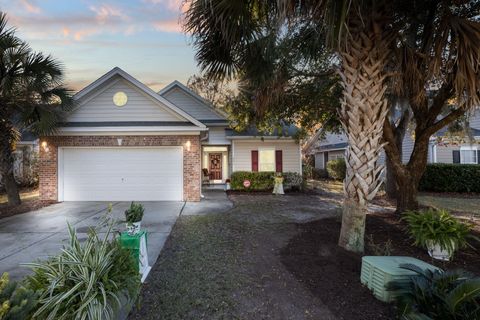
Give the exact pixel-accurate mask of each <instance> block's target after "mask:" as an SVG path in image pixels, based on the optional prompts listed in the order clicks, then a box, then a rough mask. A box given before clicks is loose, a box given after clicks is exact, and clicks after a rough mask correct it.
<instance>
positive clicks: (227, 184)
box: [225, 179, 231, 191]
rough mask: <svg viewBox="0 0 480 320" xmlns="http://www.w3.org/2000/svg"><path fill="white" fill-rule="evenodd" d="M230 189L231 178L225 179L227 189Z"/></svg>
mask: <svg viewBox="0 0 480 320" xmlns="http://www.w3.org/2000/svg"><path fill="white" fill-rule="evenodd" d="M230 189H231V186H230V179H226V180H225V191H227V190H230Z"/></svg>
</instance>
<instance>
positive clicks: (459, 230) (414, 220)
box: [402, 209, 473, 254]
mask: <svg viewBox="0 0 480 320" xmlns="http://www.w3.org/2000/svg"><path fill="white" fill-rule="evenodd" d="M402 219H403V220H405V221H406V222H407V223H408V233H409V234H410V237H411V238H412V239H413V240H414V244H415V245H416V246H420V247H423V248H428V247H427V246H428V243H429V242H433V243H435V244H438V245H440V247H441V248H442V249H443V250H447V251H448V253H449V254H453V252H454V251H455V250H456V249H460V248H464V247H465V246H466V245H467V244H468V243H467V239H468V238H469V237H473V236H472V235H471V234H470V230H471V229H472V226H471V225H468V224H464V223H462V222H460V221H459V220H457V219H456V218H455V217H453V216H452V215H451V214H450V213H449V212H448V211H447V210H435V209H428V210H426V211H410V212H407V213H405V215H404V216H403V218H402Z"/></svg>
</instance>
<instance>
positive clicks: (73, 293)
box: [26, 216, 140, 320]
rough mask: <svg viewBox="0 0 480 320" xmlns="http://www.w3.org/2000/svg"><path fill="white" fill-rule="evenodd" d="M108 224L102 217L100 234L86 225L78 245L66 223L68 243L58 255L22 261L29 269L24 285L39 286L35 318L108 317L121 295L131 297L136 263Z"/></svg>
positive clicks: (136, 282)
mask: <svg viewBox="0 0 480 320" xmlns="http://www.w3.org/2000/svg"><path fill="white" fill-rule="evenodd" d="M114 224H115V223H114V221H113V219H111V218H110V217H109V216H107V217H106V218H105V222H104V223H102V225H106V226H107V230H106V232H105V234H104V236H103V237H102V238H100V236H99V234H98V232H97V230H95V229H92V230H91V231H90V232H89V234H88V236H87V239H86V240H85V241H84V243H83V244H82V243H81V242H80V241H79V239H78V237H77V234H76V232H75V230H74V229H73V228H72V227H70V225H69V226H68V231H69V235H70V244H69V245H68V246H67V247H64V248H63V250H62V253H61V254H60V255H58V256H55V257H52V258H50V259H48V260H46V261H42V262H38V263H30V264H27V265H28V266H30V267H31V268H32V270H33V275H31V276H28V277H27V280H26V281H27V283H28V285H29V287H30V288H32V289H36V290H37V289H38V290H42V295H41V297H40V302H39V308H38V309H37V310H36V312H35V314H34V317H35V318H36V319H106V320H108V319H114V318H115V315H116V311H117V310H118V309H119V308H120V307H121V302H120V301H121V297H125V298H127V299H133V298H134V297H136V296H137V294H138V290H139V287H140V276H139V273H138V271H137V265H136V262H135V259H134V258H133V257H132V255H131V253H130V251H128V250H127V249H123V248H122V247H121V246H120V244H119V242H118V239H117V238H116V236H115V234H114V233H113V231H112V230H113V226H114ZM112 237H113V239H112Z"/></svg>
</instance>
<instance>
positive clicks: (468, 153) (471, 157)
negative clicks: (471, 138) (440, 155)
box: [460, 147, 478, 164]
mask: <svg viewBox="0 0 480 320" xmlns="http://www.w3.org/2000/svg"><path fill="white" fill-rule="evenodd" d="M477 161H478V159H477V148H476V147H460V163H466V164H468V163H470V164H476V163H478V162H477Z"/></svg>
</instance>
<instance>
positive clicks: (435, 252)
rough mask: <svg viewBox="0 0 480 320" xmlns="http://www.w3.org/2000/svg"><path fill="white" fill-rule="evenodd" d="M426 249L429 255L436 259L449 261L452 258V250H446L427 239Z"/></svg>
mask: <svg viewBox="0 0 480 320" xmlns="http://www.w3.org/2000/svg"><path fill="white" fill-rule="evenodd" d="M452 244H453V248H455V247H456V246H455V243H454V242H453V241H452ZM427 250H428V254H429V255H430V257H432V258H433V259H437V260H442V261H449V260H450V259H451V258H452V255H453V252H448V250H447V249H445V248H442V247H440V245H439V244H437V243H435V242H433V241H429V242H428V243H427Z"/></svg>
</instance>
